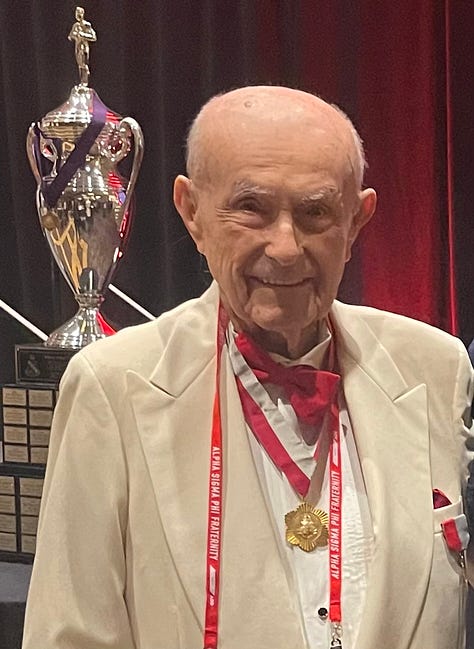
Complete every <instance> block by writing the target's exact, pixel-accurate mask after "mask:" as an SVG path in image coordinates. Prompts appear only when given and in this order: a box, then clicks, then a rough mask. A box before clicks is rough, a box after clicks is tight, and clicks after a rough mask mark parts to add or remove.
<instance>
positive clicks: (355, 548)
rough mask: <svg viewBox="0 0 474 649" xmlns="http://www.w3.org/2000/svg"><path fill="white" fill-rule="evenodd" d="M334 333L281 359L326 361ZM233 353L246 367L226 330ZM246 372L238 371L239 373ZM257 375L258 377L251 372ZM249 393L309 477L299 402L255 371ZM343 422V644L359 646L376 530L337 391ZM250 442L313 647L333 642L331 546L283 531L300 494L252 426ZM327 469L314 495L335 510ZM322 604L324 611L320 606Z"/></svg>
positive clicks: (310, 451) (309, 450)
mask: <svg viewBox="0 0 474 649" xmlns="http://www.w3.org/2000/svg"><path fill="white" fill-rule="evenodd" d="M330 341H331V334H330V333H329V332H328V331H326V332H325V335H324V339H323V340H322V342H320V343H319V344H318V345H317V346H316V347H314V348H313V349H312V350H310V351H309V352H308V353H307V354H305V355H304V356H303V357H302V358H299V359H297V360H291V361H290V360H289V359H286V358H283V357H280V356H278V355H276V354H271V356H272V358H273V359H274V360H276V361H277V362H279V363H281V364H283V365H299V364H302V363H304V364H306V365H311V366H313V367H320V366H321V364H322V363H323V361H324V358H325V356H326V355H327V351H328V348H329V345H330ZM228 343H229V353H230V359H231V363H232V366H233V368H234V372H235V373H236V374H239V372H241V371H242V369H239V368H242V363H243V364H244V365H245V366H246V367H247V370H248V366H247V364H246V363H245V360H244V359H243V358H242V356H241V354H240V352H239V351H238V349H237V348H236V346H235V343H234V332H233V331H232V329H231V330H230V333H229V336H228ZM239 376H240V374H239ZM252 377H253V379H252ZM247 379H248V383H247V386H246V387H248V388H250V389H249V390H248V391H249V393H250V395H251V397H252V398H253V399H254V401H256V403H258V405H259V406H260V407H261V409H262V410H264V412H266V413H268V414H269V415H270V417H271V418H272V423H275V424H276V425H275V426H274V430H275V432H276V434H277V435H278V438H279V439H280V442H281V443H282V444H283V445H284V446H285V448H286V450H287V452H288V453H289V454H290V455H291V457H292V458H293V460H294V461H296V463H297V464H298V466H299V467H300V469H301V470H302V471H304V473H306V475H307V476H308V477H309V478H310V477H311V476H312V474H313V471H314V468H315V466H316V463H315V460H314V457H313V456H314V451H315V445H314V444H312V445H309V444H307V443H306V442H305V441H304V439H303V436H302V431H303V432H306V431H305V430H304V426H305V425H304V424H302V425H300V424H299V422H298V420H297V417H296V415H295V412H294V410H293V407H292V406H291V405H290V403H289V401H288V399H287V398H286V395H285V394H284V391H283V390H282V389H281V387H279V386H276V385H273V384H265V387H263V386H262V385H261V384H260V383H258V381H257V380H256V379H255V376H254V375H253V373H252V372H251V377H250V375H248V374H247ZM339 403H340V417H339V418H340V425H341V437H340V439H341V466H342V485H343V488H342V598H341V599H342V602H341V607H342V628H343V637H342V639H343V646H344V649H356V639H357V634H358V630H359V621H360V619H361V616H362V609H363V606H364V601H365V593H366V588H367V572H368V567H369V564H370V560H371V556H372V549H373V531H372V523H371V517H370V511H369V506H368V501H367V494H366V490H365V486H364V481H363V477H362V472H361V468H360V463H359V458H358V454H357V449H356V445H355V441H354V437H353V433H352V427H351V423H350V419H349V415H348V412H347V408H346V406H345V402H344V398H343V394H340V395H339ZM247 432H248V435H249V441H250V446H251V448H252V453H253V456H254V461H255V465H256V467H257V471H258V475H259V478H260V482H261V485H262V490H263V492H264V494H265V498H266V499H267V504H268V505H269V511H272V512H273V515H274V516H273V522H274V527H275V533H276V535H277V537H278V539H279V542H280V546H281V553H282V556H283V557H284V559H285V558H286V561H287V564H288V566H287V567H289V570H290V578H291V579H292V581H293V583H294V585H295V589H294V590H296V597H297V601H296V602H295V606H296V608H297V610H299V612H300V614H301V622H302V627H303V631H304V634H305V636H306V640H307V646H308V648H309V649H327V648H328V647H329V646H330V640H331V636H330V624H329V618H328V617H325V616H324V615H322V614H323V613H324V609H325V610H326V611H329V551H328V546H326V547H324V548H316V549H315V550H313V552H309V553H307V552H304V551H303V550H301V549H300V548H299V547H296V546H291V545H289V543H287V541H286V539H285V514H287V513H288V512H289V511H291V510H293V509H295V508H296V507H297V506H298V505H299V504H300V503H301V498H300V497H299V496H298V494H297V493H296V492H295V491H294V489H293V487H292V486H291V485H290V483H289V482H288V480H287V478H286V476H285V475H284V474H283V473H282V472H280V470H279V469H278V468H277V467H276V466H275V465H274V464H273V462H272V460H271V459H270V457H269V456H268V454H267V452H266V451H265V449H264V448H263V447H262V446H261V445H260V443H259V442H258V440H257V439H256V437H255V436H254V434H253V433H252V431H251V430H250V429H249V427H248V426H247ZM327 476H328V472H327V467H326V472H325V474H324V480H323V484H322V489H321V496H320V501H319V502H318V503H312V504H314V505H316V506H317V507H318V508H320V509H323V510H324V511H325V512H328V511H329V481H328V477H327ZM318 611H319V613H318Z"/></svg>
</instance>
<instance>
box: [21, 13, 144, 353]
mask: <svg viewBox="0 0 474 649" xmlns="http://www.w3.org/2000/svg"><path fill="white" fill-rule="evenodd" d="M69 40H72V41H74V42H75V54H76V61H77V64H78V68H79V79H80V82H79V84H78V85H77V86H74V87H73V88H72V90H71V93H70V95H69V98H68V99H67V101H66V102H65V103H64V104H62V105H61V106H59V107H58V108H56V109H55V110H52V111H50V112H49V113H47V114H46V115H45V116H44V117H43V118H42V119H41V120H39V121H38V122H37V123H33V124H32V125H31V127H30V129H29V131H28V136H27V154H28V159H29V162H30V165H31V168H32V170H33V173H34V176H35V178H36V182H37V184H38V189H37V193H36V201H37V210H38V214H39V219H40V223H41V227H42V231H43V234H44V236H45V238H46V240H47V242H48V244H49V247H50V249H51V252H52V254H53V257H54V259H55V261H56V263H57V264H58V266H59V268H60V269H61V272H62V274H63V275H64V277H65V278H66V281H67V283H68V284H69V286H70V288H71V289H72V291H73V293H74V296H75V298H76V301H77V302H78V304H79V310H78V311H77V313H76V315H75V316H74V317H73V318H71V319H70V320H69V321H68V322H66V323H65V324H63V325H62V326H60V327H59V328H58V329H56V330H55V331H54V332H53V333H52V334H51V335H50V336H49V338H48V339H47V341H46V342H45V343H44V344H45V345H46V346H47V347H50V348H62V349H63V350H77V349H80V348H81V347H84V346H85V345H87V344H89V343H91V342H93V341H94V340H97V339H99V338H103V337H104V336H106V333H105V331H104V329H103V326H102V324H101V321H100V318H99V319H98V314H99V307H100V305H101V303H102V301H103V299H104V297H103V294H104V291H105V290H106V288H107V285H108V284H109V282H110V280H111V277H112V274H113V272H114V270H115V267H116V265H117V262H118V260H119V259H120V257H121V256H122V255H123V250H124V247H125V244H126V242H127V238H128V234H129V230H130V225H131V222H132V220H133V200H132V194H133V190H134V187H135V183H136V180H137V175H138V171H139V168H140V164H141V161H142V157H143V135H142V131H141V129H140V126H139V125H138V124H137V122H136V121H135V120H134V119H132V118H131V117H125V118H122V117H121V116H120V115H118V114H117V113H115V112H113V111H112V110H110V109H109V108H107V107H106V106H105V105H104V104H103V103H102V101H101V100H100V98H99V96H98V95H97V93H96V92H95V90H93V89H92V88H90V87H89V86H88V81H89V43H91V42H94V41H95V40H96V34H95V31H94V29H93V28H92V26H91V24H90V23H89V22H88V21H86V20H85V19H84V9H83V8H82V7H77V8H76V22H75V23H74V25H73V27H72V29H71V32H70V34H69ZM132 149H133V162H132V165H131V172H130V178H128V179H127V178H124V177H123V176H122V175H121V173H120V171H119V170H118V168H117V165H118V163H119V162H121V161H122V160H124V159H125V158H126V157H127V156H128V155H129V154H130V153H131V151H132Z"/></svg>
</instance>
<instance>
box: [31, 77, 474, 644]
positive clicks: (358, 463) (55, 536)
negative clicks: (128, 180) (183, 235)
mask: <svg viewBox="0 0 474 649" xmlns="http://www.w3.org/2000/svg"><path fill="white" fill-rule="evenodd" d="M187 166H188V176H189V177H187V178H186V177H184V176H179V177H178V178H177V179H176V183H175V192H174V197H175V203H176V207H177V209H178V211H179V213H180V215H181V217H182V218H183V221H184V223H185V225H186V227H187V229H188V230H189V232H190V234H191V236H192V237H193V239H194V241H195V243H196V246H197V248H198V250H199V251H200V252H201V253H202V254H203V255H205V256H206V258H207V261H208V264H209V268H210V271H211V273H212V275H213V277H214V279H215V283H214V284H213V285H212V286H211V288H210V289H209V290H208V291H207V292H206V293H205V294H204V295H203V296H202V297H201V298H199V299H197V300H192V301H191V302H188V303H186V304H183V305H181V306H179V307H178V308H176V309H174V310H173V311H171V312H168V313H165V314H163V315H162V316H161V317H160V318H158V320H157V321H155V322H153V323H150V324H146V325H143V326H140V327H136V328H131V329H128V330H124V331H123V332H121V333H119V334H117V335H116V336H113V337H112V338H110V339H108V340H106V341H102V342H100V343H97V344H94V345H91V346H90V347H88V348H86V349H85V350H84V351H83V352H81V353H80V354H78V355H77V356H76V357H75V358H74V359H73V361H72V362H71V364H70V366H69V368H68V371H67V373H66V375H65V376H64V379H63V383H62V388H61V398H60V402H59V404H58V406H57V411H56V413H55V423H54V434H53V435H52V441H51V450H50V459H49V464H48V470H47V478H46V484H45V494H44V500H43V507H42V514H41V521H40V530H39V541H38V549H37V556H36V561H35V566H34V571H33V578H32V584H31V590H30V596H29V601H28V611H27V617H26V631H25V641H24V649H39V648H41V649H72V648H74V649H106V648H107V649H178V648H179V649H202V647H209V648H210V649H211V648H212V649H215V648H216V647H217V648H218V649H242V648H243V647H249V648H252V649H288V647H307V648H308V649H322V648H324V649H326V648H329V647H342V646H343V647H344V649H380V648H381V647H387V649H428V648H429V649H454V648H455V647H461V646H462V642H463V635H464V631H463V596H464V592H465V576H466V566H465V564H464V562H463V549H464V547H465V546H466V545H467V535H466V531H465V528H466V524H465V518H464V515H463V513H462V490H463V486H464V481H465V478H466V473H467V462H468V460H469V459H470V458H469V454H468V451H467V446H466V442H468V441H469V431H468V428H467V425H468V416H467V413H468V406H469V404H470V398H471V395H470V394H469V386H470V383H471V369H470V365H469V360H468V358H467V355H466V354H465V352H464V350H463V347H462V345H461V344H460V342H459V341H457V340H456V339H453V338H452V337H450V336H448V335H447V334H445V333H443V332H441V331H438V330H436V329H433V328H431V327H429V326H427V325H424V324H421V323H418V322H415V321H412V320H409V319H407V318H403V317H400V316H395V315H392V314H388V313H385V312H381V311H377V310H375V309H369V308H363V307H353V306H346V305H343V304H341V303H338V302H337V301H335V297H336V293H337V290H338V286H339V282H340V280H341V277H342V274H343V270H344V266H345V263H346V262H347V261H348V259H349V258H350V256H351V247H352V245H353V243H354V241H355V239H356V238H357V235H358V233H359V232H360V230H361V228H362V227H363V226H364V225H365V224H366V223H367V222H368V221H369V219H370V217H371V216H372V214H373V212H374V209H375V202H376V197H375V192H374V190H373V189H362V188H361V184H362V174H363V168H364V156H363V151H362V146H361V142H360V139H359V137H358V135H357V133H356V131H355V130H354V128H353V126H352V125H351V123H350V122H349V120H348V119H347V117H346V116H345V115H344V114H342V113H341V112H340V111H339V110H337V109H336V108H334V107H332V106H329V105H328V104H326V103H324V102H323V101H322V100H320V99H318V98H316V97H314V96H312V95H309V94H306V93H303V92H300V91H297V90H290V89H287V88H279V87H251V88H242V89H239V90H235V91H233V92H230V93H227V94H224V95H221V96H218V97H216V98H214V99H212V100H211V101H210V102H209V103H208V104H207V105H206V106H205V107H204V108H203V109H202V111H201V113H200V114H199V115H198V117H197V118H196V120H195V122H194V124H193V126H192V128H191V131H190V135H189V143H188V160H187Z"/></svg>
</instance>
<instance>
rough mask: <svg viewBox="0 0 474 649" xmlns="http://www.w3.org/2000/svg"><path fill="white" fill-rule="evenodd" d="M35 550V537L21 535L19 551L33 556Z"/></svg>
mask: <svg viewBox="0 0 474 649" xmlns="http://www.w3.org/2000/svg"><path fill="white" fill-rule="evenodd" d="M35 550H36V536H26V535H22V537H21V551H22V552H27V553H28V554H34V553H35Z"/></svg>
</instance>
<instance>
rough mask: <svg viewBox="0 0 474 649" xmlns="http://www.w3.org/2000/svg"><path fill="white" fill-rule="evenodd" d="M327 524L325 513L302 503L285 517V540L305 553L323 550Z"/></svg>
mask: <svg viewBox="0 0 474 649" xmlns="http://www.w3.org/2000/svg"><path fill="white" fill-rule="evenodd" d="M328 522H329V516H328V515H327V514H326V512H324V511H323V510H322V509H315V508H314V507H313V506H312V505H310V504H309V503H306V502H303V503H301V505H299V506H298V507H297V508H296V509H294V510H293V511H291V512H288V514H286V516H285V523H286V540H287V541H288V543H289V544H290V545H297V546H298V547H299V548H301V549H302V550H304V551H305V552H312V551H313V550H314V549H315V548H323V547H325V546H326V545H327V544H328V536H329V534H328Z"/></svg>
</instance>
